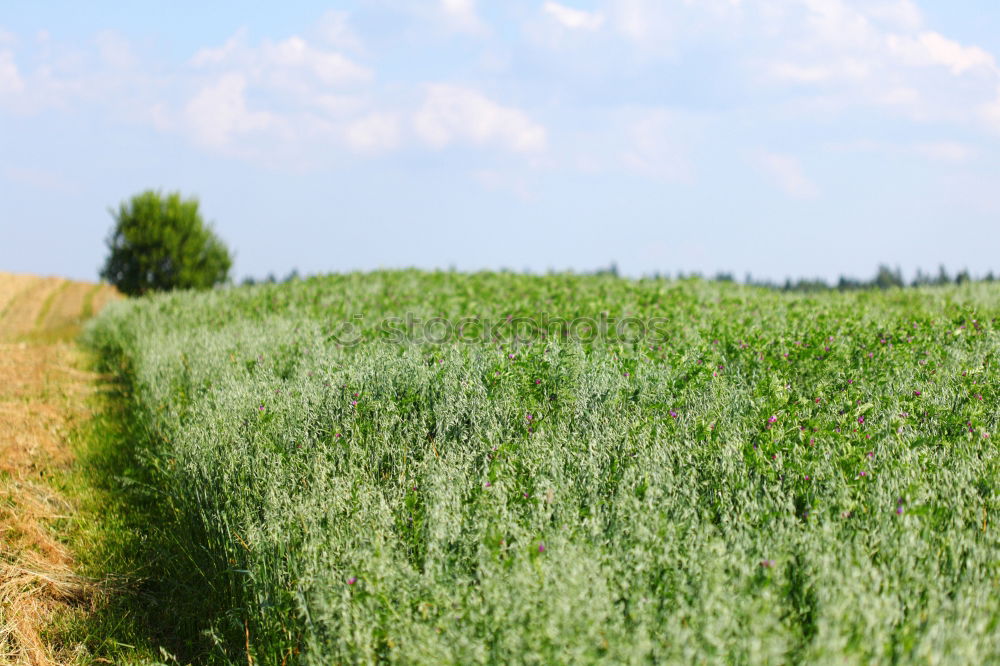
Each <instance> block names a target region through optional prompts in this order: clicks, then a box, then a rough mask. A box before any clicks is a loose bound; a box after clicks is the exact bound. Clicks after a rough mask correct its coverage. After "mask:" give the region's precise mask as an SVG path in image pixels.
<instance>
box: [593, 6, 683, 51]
mask: <svg viewBox="0 0 1000 666" xmlns="http://www.w3.org/2000/svg"><path fill="white" fill-rule="evenodd" d="M609 13H610V22H611V24H612V25H613V26H614V29H615V30H616V31H617V32H618V33H619V34H621V35H622V36H623V37H625V39H627V40H628V41H630V42H632V43H633V44H635V45H636V46H638V47H640V48H641V49H644V50H662V49H663V47H664V45H665V44H667V43H669V42H670V41H671V39H672V33H673V26H672V25H671V21H670V19H669V17H668V15H667V13H666V11H665V5H664V4H661V3H660V2H657V1H654V0H615V2H613V3H612V5H611V6H610V8H609Z"/></svg>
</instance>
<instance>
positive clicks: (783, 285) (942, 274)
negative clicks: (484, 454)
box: [595, 264, 997, 292]
mask: <svg viewBox="0 0 1000 666" xmlns="http://www.w3.org/2000/svg"><path fill="white" fill-rule="evenodd" d="M612 265H613V264H612ZM609 272H610V271H608V270H607V269H604V270H600V271H595V273H598V274H608V273H609ZM653 277H654V278H664V277H669V276H668V275H664V274H661V273H656V274H654V275H653ZM676 277H677V279H679V280H683V279H684V278H688V277H702V276H701V275H700V274H699V273H697V272H695V273H688V274H687V275H685V274H684V273H682V272H681V273H677V276H676ZM709 279H710V280H712V281H714V282H736V278H734V277H733V274H732V273H726V272H721V271H720V272H718V273H716V274H715V275H714V276H713V277H711V278H709ZM996 280H997V278H996V277H995V276H994V275H993V271H990V272H989V273H987V274H986V275H985V276H982V277H973V276H972V275H970V274H969V271H968V270H965V269H963V270H961V271H959V272H958V273H956V274H955V275H954V276H952V275H949V274H948V271H947V270H945V267H944V266H941V267H940V268H938V272H937V274H931V273H925V272H924V271H923V270H918V271H917V274H916V276H915V277H914V278H913V279H912V280H910V281H909V282H907V281H906V280H905V279H903V272H902V271H901V270H900V269H899V268H898V267H897V268H890V267H888V266H886V265H885V264H882V265H880V266H879V267H878V270H877V271H876V272H875V275H874V276H873V277H872V278H871V279H868V280H861V279H858V278H853V277H847V276H844V275H841V276H840V278H839V279H838V280H837V281H836V282H835V283H833V284H831V283H829V282H827V281H826V280H824V279H823V278H798V279H797V280H792V279H791V278H786V279H785V281H784V282H774V281H772V280H759V279H755V278H754V277H753V276H752V275H750V274H749V273H747V275H746V277H745V278H744V280H743V284H747V285H751V286H754V287H764V288H765V289H774V290H776V291H801V292H815V291H833V290H836V291H857V290H861V289H891V288H894V287H932V286H942V285H949V284H959V285H960V284H966V283H968V282H995V281H996Z"/></svg>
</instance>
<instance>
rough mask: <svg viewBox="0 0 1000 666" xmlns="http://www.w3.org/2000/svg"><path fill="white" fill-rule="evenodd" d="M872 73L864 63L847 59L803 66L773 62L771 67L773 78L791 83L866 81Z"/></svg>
mask: <svg viewBox="0 0 1000 666" xmlns="http://www.w3.org/2000/svg"><path fill="white" fill-rule="evenodd" d="M870 73H871V69H870V67H869V66H868V65H867V64H866V63H865V62H863V61H861V60H857V59H854V58H845V59H843V60H841V61H839V62H831V63H827V64H815V65H802V64H800V63H797V62H783V61H779V62H773V63H770V65H769V74H770V76H771V77H772V78H775V79H779V80H782V81H788V82H791V83H823V82H827V81H833V80H838V79H841V80H842V79H855V80H859V79H864V78H866V77H868V75H869V74H870Z"/></svg>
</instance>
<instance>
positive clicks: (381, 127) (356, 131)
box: [344, 113, 400, 153]
mask: <svg viewBox="0 0 1000 666" xmlns="http://www.w3.org/2000/svg"><path fill="white" fill-rule="evenodd" d="M399 134H400V132H399V117H398V116H397V115H396V114H392V113H370V114H368V115H366V116H364V117H362V118H360V119H359V120H356V121H354V122H352V123H351V124H350V125H348V127H347V129H346V130H345V132H344V137H345V139H346V141H347V144H348V145H349V146H350V147H351V148H353V149H354V150H355V151H357V152H359V153H380V152H385V151H387V150H391V149H393V148H395V147H396V146H397V145H399Z"/></svg>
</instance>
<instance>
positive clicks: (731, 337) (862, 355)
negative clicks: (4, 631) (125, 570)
mask: <svg viewBox="0 0 1000 666" xmlns="http://www.w3.org/2000/svg"><path fill="white" fill-rule="evenodd" d="M359 314H360V315H363V317H360V318H359V317H356V316H355V315H359ZM470 315H478V316H479V317H480V323H482V322H485V321H490V322H500V323H501V324H502V326H501V327H500V328H498V329H496V330H494V331H492V333H491V335H490V336H488V337H486V338H479V337H477V336H476V335H472V334H471V333H470V334H469V335H468V336H467V337H466V338H465V339H463V340H459V339H457V338H456V337H454V336H453V337H451V338H446V337H444V336H442V337H443V340H442V341H440V342H433V341H429V340H427V339H426V338H424V339H419V338H414V339H410V336H409V334H408V333H407V334H406V335H402V334H401V332H407V331H409V330H410V329H411V328H416V329H417V330H419V329H420V326H419V325H416V326H415V327H411V326H410V324H409V323H407V322H414V321H419V322H427V321H429V320H432V319H434V318H435V317H442V318H444V319H445V320H447V321H451V322H456V321H457V320H458V319H460V318H461V317H463V316H470ZM605 315H607V317H605ZM625 315H630V316H635V317H639V318H640V319H642V320H643V321H654V320H655V321H656V322H657V323H656V326H655V327H652V326H651V328H650V331H651V332H650V333H648V334H647V335H646V336H633V337H630V336H626V335H619V334H615V335H611V334H608V335H605V336H603V337H601V336H598V337H596V338H593V337H591V338H588V339H586V340H579V339H573V338H572V336H565V337H564V336H563V335H562V330H563V328H562V327H561V326H556V327H549V329H548V335H546V336H542V335H540V334H539V335H536V336H535V337H533V338H530V339H527V340H525V339H521V340H520V341H518V340H515V338H514V337H513V333H514V332H515V327H514V323H515V322H517V321H518V320H519V318H523V317H531V318H533V319H535V320H541V319H542V318H543V317H544V316H549V317H551V318H553V319H554V318H556V317H561V318H563V319H565V320H567V321H570V322H572V321H574V320H575V318H577V317H587V318H591V319H588V320H586V321H598V322H600V321H604V320H605V319H614V318H620V317H623V316H625ZM998 316H1000V288H997V287H996V286H994V285H987V284H966V285H963V286H951V287H935V288H926V289H925V288H915V289H909V290H905V291H904V290H898V289H889V290H885V291H881V290H879V291H857V292H844V293H838V292H826V293H823V294H818V295H806V294H793V293H779V292H774V291H769V290H765V289H759V288H753V287H746V286H740V285H735V284H732V283H707V282H704V281H701V280H688V281H682V282H667V281H662V280H643V281H637V282H636V281H628V280H622V279H618V278H614V277H611V276H585V277H580V276H567V275H551V276H546V277H532V276H519V275H512V274H474V275H461V274H455V273H420V272H413V271H406V272H382V273H372V274H352V275H341V276H331V277H326V278H318V279H309V280H303V281H296V282H290V283H288V284H284V285H262V286H255V287H248V288H241V289H232V290H227V291H225V292H210V293H203V294H192V293H185V294H168V295H162V296H158V297H156V298H153V299H144V300H142V301H131V302H125V303H119V304H114V305H112V306H109V307H108V308H107V309H106V310H105V311H104V313H103V314H102V316H101V317H100V318H99V319H98V320H96V321H95V322H94V324H93V326H92V328H91V329H90V330H89V333H88V336H89V340H90V342H91V344H93V345H94V346H95V347H96V348H97V349H98V350H99V351H100V352H101V354H102V357H103V358H104V359H105V361H106V363H107V369H108V370H111V371H114V372H116V373H117V374H119V375H120V376H121V378H122V379H124V380H125V381H126V382H127V383H128V384H129V386H130V387H131V389H132V391H133V393H132V396H133V397H132V400H131V401H130V405H131V409H132V412H133V419H134V421H135V423H136V424H137V425H138V427H139V428H140V429H139V431H138V432H139V433H141V434H140V435H137V436H136V438H135V442H134V444H135V445H136V446H138V447H139V455H138V457H139V459H140V460H142V461H144V472H143V474H142V477H141V478H142V479H144V484H145V485H146V486H147V487H149V488H150V489H151V490H152V491H153V492H155V493H156V496H158V497H160V498H161V499H160V501H161V502H162V503H163V504H164V506H166V507H169V510H168V511H164V512H163V513H164V515H165V516H167V517H168V518H167V519H165V520H164V521H163V522H160V523H157V524H150V525H149V526H148V528H147V530H148V531H149V533H150V534H151V537H152V542H153V543H172V544H173V546H172V548H174V550H172V551H170V552H171V556H170V557H161V558H160V559H158V560H157V564H156V567H155V569H150V570H149V571H144V572H140V573H142V574H143V575H145V576H148V577H150V578H154V579H160V580H165V581H170V580H172V579H175V578H176V579H177V580H182V581H190V579H191V577H192V574H195V575H196V577H200V578H201V580H203V585H202V587H201V589H202V590H203V596H204V599H203V600H202V601H203V602H204V606H202V608H203V609H205V610H203V611H202V612H201V613H200V614H199V615H198V617H197V618H196V619H197V622H198V623H200V626H199V629H200V630H201V631H202V632H204V635H207V636H209V637H211V638H212V639H213V640H215V641H217V646H218V647H217V651H213V652H211V654H210V655H209V656H205V655H206V654H207V653H205V652H202V653H200V655H196V657H198V658H200V659H201V660H205V661H211V660H213V659H214V660H217V661H219V662H230V663H235V662H237V661H239V662H243V661H246V660H247V657H248V655H247V654H246V650H247V649H249V652H250V654H249V656H250V657H252V658H253V659H254V660H255V661H256V663H282V662H283V661H286V660H287V661H290V662H298V663H306V664H329V663H371V662H381V661H385V662H395V663H427V664H437V663H461V664H469V663H663V662H667V663H751V664H752V663H830V662H838V663H839V662H848V663H881V662H891V663H933V662H939V661H949V660H952V661H954V662H956V663H995V662H997V661H998V660H1000V631H997V629H998V624H1000V595H997V593H996V590H997V586H998V585H1000V573H998V572H1000V568H998V567H997V563H998V562H1000V545H998V544H1000V532H998V528H997V520H996V516H997V515H998V513H1000V454H998V451H997V448H996V445H995V443H994V439H995V436H996V434H997V431H998V426H1000V423H998V421H1000V410H998V396H1000V386H998V380H1000V377H998V374H997V372H998V371H997V358H998V354H1000V335H998V331H997V320H996V318H997V317H998ZM394 318H395V319H394ZM504 322H507V324H505V325H504ZM568 328H570V329H571V330H572V327H568ZM611 328H612V329H613V328H614V327H613V326H612V327H611ZM472 329H473V327H472V326H471V324H470V325H469V330H472ZM654 329H655V331H654ZM580 330H581V329H576V331H577V332H578V333H579V332H580ZM355 339H357V340H360V342H359V343H358V344H355V345H351V344H346V341H348V340H355ZM529 417H530V418H529ZM157 535H160V536H159V537H158V538H157ZM186 584H187V585H190V583H186ZM163 587H168V585H164V586H163ZM151 603H158V604H161V605H164V604H166V605H167V606H169V607H172V606H170V604H169V602H168V601H165V600H164V599H162V598H155V597H154V600H153V601H152V602H151ZM188 620H190V618H188ZM220 655H224V656H220ZM181 658H182V659H183V656H181Z"/></svg>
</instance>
